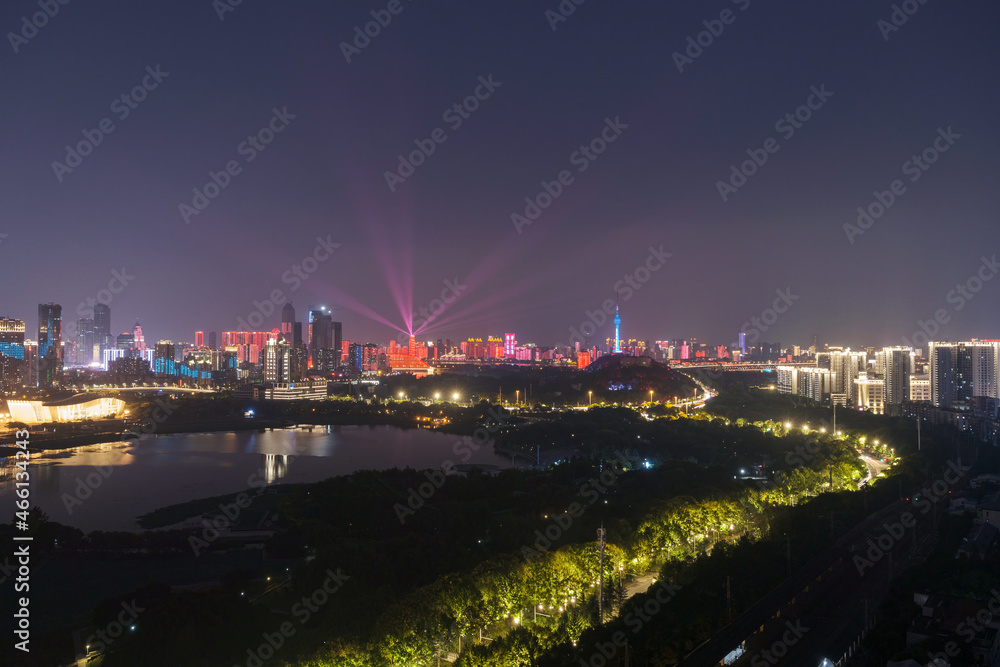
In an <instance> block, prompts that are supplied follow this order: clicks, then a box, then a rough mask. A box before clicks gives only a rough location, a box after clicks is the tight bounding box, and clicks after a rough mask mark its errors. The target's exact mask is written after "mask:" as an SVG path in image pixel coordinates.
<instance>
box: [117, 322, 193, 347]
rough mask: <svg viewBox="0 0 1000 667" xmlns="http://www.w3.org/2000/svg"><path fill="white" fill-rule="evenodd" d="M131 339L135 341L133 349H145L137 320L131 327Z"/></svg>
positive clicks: (144, 341) (140, 326) (144, 342)
mask: <svg viewBox="0 0 1000 667" xmlns="http://www.w3.org/2000/svg"><path fill="white" fill-rule="evenodd" d="M132 338H133V339H134V340H135V349H137V350H139V351H140V352H142V351H143V350H145V349H146V339H145V338H143V336H142V325H141V324H139V320H136V321H135V326H134V327H132ZM204 342H205V341H204V334H202V343H204Z"/></svg>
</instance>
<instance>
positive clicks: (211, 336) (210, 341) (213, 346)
mask: <svg viewBox="0 0 1000 667" xmlns="http://www.w3.org/2000/svg"><path fill="white" fill-rule="evenodd" d="M216 342H217V341H216V338H215V332H214V331H212V332H209V334H208V347H209V349H211V350H214V349H216V348H217V345H216Z"/></svg>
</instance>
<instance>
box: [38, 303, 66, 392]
mask: <svg viewBox="0 0 1000 667" xmlns="http://www.w3.org/2000/svg"><path fill="white" fill-rule="evenodd" d="M62 354H63V353H62V306H60V305H58V304H55V303H40V304H38V377H37V382H36V384H37V386H39V387H45V388H50V387H55V386H58V385H59V384H60V383H61V382H62V371H63V358H62Z"/></svg>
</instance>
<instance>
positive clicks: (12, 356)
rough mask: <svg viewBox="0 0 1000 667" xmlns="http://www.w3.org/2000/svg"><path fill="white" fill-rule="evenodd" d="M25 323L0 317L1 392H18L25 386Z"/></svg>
mask: <svg viewBox="0 0 1000 667" xmlns="http://www.w3.org/2000/svg"><path fill="white" fill-rule="evenodd" d="M26 367H27V364H26V363H25V354H24V322H23V321H21V320H15V319H10V318H7V317H0V391H10V392H13V391H17V390H19V389H20V388H21V386H22V385H23V384H24V379H25V370H26Z"/></svg>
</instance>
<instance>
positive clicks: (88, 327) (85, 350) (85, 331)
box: [74, 318, 100, 365]
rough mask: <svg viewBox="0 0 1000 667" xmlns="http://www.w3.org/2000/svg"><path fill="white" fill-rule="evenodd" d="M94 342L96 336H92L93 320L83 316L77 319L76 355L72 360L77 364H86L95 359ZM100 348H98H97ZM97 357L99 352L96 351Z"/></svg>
mask: <svg viewBox="0 0 1000 667" xmlns="http://www.w3.org/2000/svg"><path fill="white" fill-rule="evenodd" d="M95 343H96V338H95V336H94V320H92V319H90V318H84V319H82V320H77V322H76V357H75V359H74V361H75V362H76V363H77V364H81V365H86V364H89V363H92V362H93V361H94V359H95V356H94V344H95ZM98 350H100V348H98ZM97 357H98V358H99V357H100V352H98V354H97Z"/></svg>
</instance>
